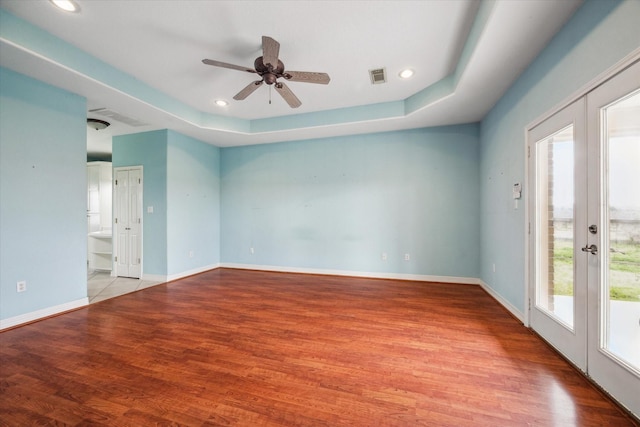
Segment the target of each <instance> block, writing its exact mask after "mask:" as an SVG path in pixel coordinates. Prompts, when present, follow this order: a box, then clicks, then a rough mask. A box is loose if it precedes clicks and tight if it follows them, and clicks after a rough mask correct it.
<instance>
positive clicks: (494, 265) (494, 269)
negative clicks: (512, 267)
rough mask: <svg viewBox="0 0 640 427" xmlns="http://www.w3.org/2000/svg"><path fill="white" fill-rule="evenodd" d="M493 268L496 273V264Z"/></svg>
mask: <svg viewBox="0 0 640 427" xmlns="http://www.w3.org/2000/svg"><path fill="white" fill-rule="evenodd" d="M492 268H493V272H494V273H495V272H496V264H495V263H494V264H493V266H492Z"/></svg>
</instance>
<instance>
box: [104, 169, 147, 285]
mask: <svg viewBox="0 0 640 427" xmlns="http://www.w3.org/2000/svg"><path fill="white" fill-rule="evenodd" d="M130 170H139V171H140V177H141V180H140V196H141V197H140V198H139V208H140V277H139V279H142V276H143V271H144V265H143V262H144V256H143V254H144V211H143V207H144V200H143V199H144V168H143V166H142V165H134V166H120V167H114V168H113V179H112V183H111V189H112V200H113V214H112V221H113V222H112V230H113V235H112V236H113V258H112V259H111V263H112V265H113V270H112V276H114V277H118V263H117V262H116V261H115V259H116V258H115V257H117V256H118V233H117V230H118V228H117V224H116V220H117V218H116V213H117V212H118V208H119V207H120V205H119V201H118V197H116V196H117V195H116V185H115V180H116V177H117V172H118V171H130Z"/></svg>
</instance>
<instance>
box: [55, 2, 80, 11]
mask: <svg viewBox="0 0 640 427" xmlns="http://www.w3.org/2000/svg"><path fill="white" fill-rule="evenodd" d="M50 1H51V3H53V4H54V5H56V6H57V7H58V8H60V9H62V10H64V11H66V12H79V11H80V6H78V4H77V3H76V2H74V1H73V0H50Z"/></svg>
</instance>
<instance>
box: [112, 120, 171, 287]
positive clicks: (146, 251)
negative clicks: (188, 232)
mask: <svg viewBox="0 0 640 427" xmlns="http://www.w3.org/2000/svg"><path fill="white" fill-rule="evenodd" d="M112 145H113V155H112V164H113V167H114V168H117V167H124V166H142V167H143V180H144V181H143V195H142V206H143V209H142V211H143V215H144V216H143V222H142V227H143V234H142V241H143V243H142V245H143V246H142V248H143V255H142V256H143V260H142V268H143V274H153V275H161V276H165V275H167V131H166V130H159V131H153V132H143V133H137V134H133V135H122V136H114V137H113V143H112ZM148 206H153V213H147V207H148Z"/></svg>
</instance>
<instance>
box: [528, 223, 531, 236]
mask: <svg viewBox="0 0 640 427" xmlns="http://www.w3.org/2000/svg"><path fill="white" fill-rule="evenodd" d="M527 234H531V223H529V226H528V230H527Z"/></svg>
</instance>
